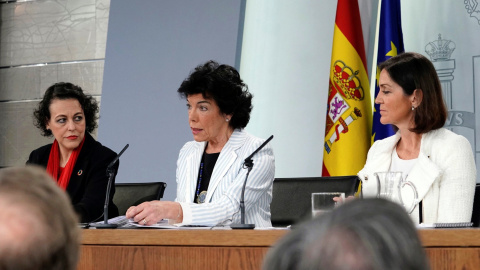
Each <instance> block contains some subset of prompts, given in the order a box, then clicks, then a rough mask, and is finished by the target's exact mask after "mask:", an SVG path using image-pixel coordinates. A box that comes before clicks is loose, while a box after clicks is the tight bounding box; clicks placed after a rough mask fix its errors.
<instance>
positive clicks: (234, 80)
mask: <svg viewBox="0 0 480 270" xmlns="http://www.w3.org/2000/svg"><path fill="white" fill-rule="evenodd" d="M178 93H179V94H180V95H181V96H182V97H183V98H187V97H188V96H190V95H195V94H202V96H203V97H204V98H212V99H213V100H215V102H216V103H217V105H218V107H219V108H220V112H221V113H224V114H227V115H232V119H230V121H229V126H230V127H232V128H233V129H236V128H244V127H246V126H247V124H248V122H249V121H250V112H251V111H252V94H250V92H248V86H247V85H246V84H245V83H244V82H243V81H242V79H241V78H240V74H239V73H238V71H237V70H236V69H235V68H233V67H231V66H229V65H220V64H218V63H217V62H215V61H212V60H210V61H208V62H206V63H205V64H203V65H199V66H197V67H196V68H195V69H194V70H193V72H192V73H190V75H189V76H188V78H186V79H185V80H184V81H183V82H182V84H181V85H180V88H178Z"/></svg>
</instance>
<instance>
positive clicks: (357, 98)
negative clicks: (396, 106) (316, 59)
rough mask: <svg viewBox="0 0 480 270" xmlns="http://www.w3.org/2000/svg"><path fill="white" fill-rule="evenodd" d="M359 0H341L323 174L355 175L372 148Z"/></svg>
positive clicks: (332, 70) (369, 105)
mask: <svg viewBox="0 0 480 270" xmlns="http://www.w3.org/2000/svg"><path fill="white" fill-rule="evenodd" d="M369 87H370V84H369V82H368V73H367V61H366V57H365V45H364V43H363V34H362V24H361V20H360V12H359V9H358V2H357V0H338V4H337V14H336V18H335V29H334V34H333V48H332V61H331V64H330V80H329V89H328V105H327V120H326V126H325V141H324V143H325V144H324V151H323V170H322V175H323V176H341V175H355V174H357V173H358V172H359V171H360V170H361V169H362V168H363V166H364V165H365V161H366V159H367V152H368V149H369V148H370V142H371V130H372V105H371V99H370V91H369Z"/></svg>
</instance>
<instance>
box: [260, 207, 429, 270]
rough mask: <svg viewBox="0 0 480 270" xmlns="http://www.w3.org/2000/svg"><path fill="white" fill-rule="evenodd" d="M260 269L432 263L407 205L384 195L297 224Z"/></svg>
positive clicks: (363, 268)
mask: <svg viewBox="0 0 480 270" xmlns="http://www.w3.org/2000/svg"><path fill="white" fill-rule="evenodd" d="M263 269H264V270H273V269H275V270H287V269H301V270H307V269H316V270H322V269H329V270H343V269H345V270H347V269H357V270H367V269H375V270H377V269H378V270H380V269H382V270H383V269H390V270H395V269H398V270H400V269H419V270H420V269H422V270H423V269H430V267H429V264H428V261H427V257H426V255H425V252H424V250H423V248H422V245H421V242H420V239H419V237H418V234H417V230H416V228H415V226H414V224H413V222H412V220H411V219H410V217H409V216H408V215H407V213H406V211H405V209H404V208H403V207H401V206H400V205H398V204H396V203H394V202H390V201H387V200H383V199H364V200H355V201H352V202H347V203H345V204H344V205H342V206H340V207H338V208H336V209H335V210H333V211H332V212H330V213H326V214H323V215H321V216H319V217H317V218H315V219H313V220H310V221H307V222H305V223H303V224H300V225H299V226H298V227H297V228H295V229H294V230H293V231H292V232H291V233H289V234H287V235H286V236H285V237H284V238H282V239H281V240H280V241H279V242H278V243H277V244H276V245H275V246H274V247H273V248H272V249H271V250H270V251H269V252H268V254H267V256H266V258H265V261H264V265H263Z"/></svg>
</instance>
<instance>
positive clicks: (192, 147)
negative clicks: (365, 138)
mask: <svg viewBox="0 0 480 270" xmlns="http://www.w3.org/2000/svg"><path fill="white" fill-rule="evenodd" d="M264 141H265V140H262V139H259V138H256V137H254V136H252V135H250V134H248V133H247V132H245V131H243V130H238V129H237V130H235V131H234V132H233V134H232V135H231V136H230V138H229V140H228V142H227V143H226V144H225V146H224V147H223V149H222V151H221V152H220V155H219V157H218V160H217V162H216V163H215V167H214V169H213V172H212V177H211V179H210V183H209V186H208V191H207V196H206V199H205V203H203V204H196V203H194V202H193V200H194V197H195V188H196V184H197V178H198V170H199V168H200V161H201V158H202V154H203V152H204V149H205V146H206V142H196V141H191V142H188V143H186V144H185V145H184V146H183V148H182V149H181V150H180V154H179V157H178V160H177V176H176V177H177V198H176V199H175V201H177V202H180V204H181V206H182V209H183V223H182V224H205V225H216V224H224V225H227V224H231V223H240V197H241V192H242V187H243V183H244V181H245V176H246V173H247V169H244V168H243V167H242V165H243V162H244V160H245V158H247V157H248V156H249V155H250V154H251V153H253V152H254V151H255V150H256V149H257V148H258V147H259V146H260V145H261V144H262V143H263V142H264ZM253 163H254V166H253V169H252V171H251V172H250V174H249V176H248V181H247V186H246V188H245V223H247V224H252V223H253V224H255V225H256V227H270V226H272V223H271V220H270V202H271V201H272V185H273V180H274V177H275V158H274V156H273V150H272V148H271V146H270V144H267V145H266V146H265V147H264V148H263V149H262V150H260V151H259V152H258V153H257V154H256V155H255V156H254V157H253Z"/></svg>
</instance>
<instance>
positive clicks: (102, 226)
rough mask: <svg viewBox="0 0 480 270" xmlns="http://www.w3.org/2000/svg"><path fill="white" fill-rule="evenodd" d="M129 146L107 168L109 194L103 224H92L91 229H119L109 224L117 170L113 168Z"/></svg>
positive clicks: (106, 196) (106, 198) (115, 225)
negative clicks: (111, 194)
mask: <svg viewBox="0 0 480 270" xmlns="http://www.w3.org/2000/svg"><path fill="white" fill-rule="evenodd" d="M128 146H129V144H128V143H127V145H125V147H123V149H122V151H120V154H118V155H117V156H116V157H115V158H114V159H113V161H112V162H110V164H108V166H107V176H108V184H107V193H106V194H105V204H104V205H103V223H100V224H90V226H91V227H96V228H98V229H114V228H117V227H118V224H108V204H109V203H110V189H111V187H112V181H113V176H114V175H115V170H114V169H113V166H114V165H115V163H117V161H118V159H119V158H120V156H121V155H122V154H123V152H125V150H127V148H128Z"/></svg>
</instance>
